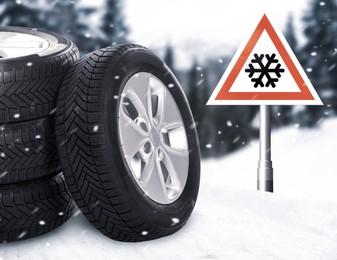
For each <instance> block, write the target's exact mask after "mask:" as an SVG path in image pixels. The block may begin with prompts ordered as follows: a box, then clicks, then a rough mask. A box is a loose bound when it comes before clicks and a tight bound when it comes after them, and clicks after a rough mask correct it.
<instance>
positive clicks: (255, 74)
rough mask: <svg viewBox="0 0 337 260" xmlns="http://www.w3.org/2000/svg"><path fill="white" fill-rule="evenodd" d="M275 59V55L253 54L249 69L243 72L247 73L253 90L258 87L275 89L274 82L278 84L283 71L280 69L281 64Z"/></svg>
mask: <svg viewBox="0 0 337 260" xmlns="http://www.w3.org/2000/svg"><path fill="white" fill-rule="evenodd" d="M275 57H276V55H275V54H272V55H269V54H266V55H264V54H261V55H258V54H256V53H255V54H254V58H253V59H252V60H251V63H250V64H249V68H247V69H245V72H247V73H249V74H248V76H249V77H250V78H251V81H252V82H253V83H254V87H255V88H257V87H259V86H260V87H269V86H271V87H273V88H275V87H276V82H278V80H279V78H280V77H281V73H283V72H284V69H282V68H281V64H280V63H279V61H278V59H275ZM265 60H266V61H265ZM265 78H266V80H265Z"/></svg>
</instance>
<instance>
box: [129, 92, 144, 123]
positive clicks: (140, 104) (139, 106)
mask: <svg viewBox="0 0 337 260" xmlns="http://www.w3.org/2000/svg"><path fill="white" fill-rule="evenodd" d="M143 96H144V95H141V96H140V97H143ZM125 97H127V98H129V99H130V100H131V102H132V104H133V105H134V106H135V108H136V110H137V112H138V116H139V117H141V118H143V119H144V120H145V121H146V122H147V124H149V123H150V122H149V117H148V115H147V112H146V108H145V102H146V101H145V98H143V100H141V99H140V97H139V96H138V95H137V94H136V93H135V91H133V90H131V89H130V90H128V91H127V92H126V95H125Z"/></svg>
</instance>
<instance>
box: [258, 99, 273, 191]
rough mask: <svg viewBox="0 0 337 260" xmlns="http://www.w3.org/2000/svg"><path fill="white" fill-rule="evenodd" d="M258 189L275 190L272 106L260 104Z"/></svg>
mask: <svg viewBox="0 0 337 260" xmlns="http://www.w3.org/2000/svg"><path fill="white" fill-rule="evenodd" d="M257 189H258V190H261V191H269V192H273V166H272V161H271V116H270V106H266V105H263V106H260V160H259V166H258V168H257Z"/></svg>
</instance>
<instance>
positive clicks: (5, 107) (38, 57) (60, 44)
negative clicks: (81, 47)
mask: <svg viewBox="0 0 337 260" xmlns="http://www.w3.org/2000/svg"><path fill="white" fill-rule="evenodd" d="M78 58H79V52H78V49H77V47H76V46H75V45H74V44H73V43H72V42H71V41H69V40H68V39H67V38H65V37H63V36H61V35H59V34H56V33H52V32H47V31H43V30H37V29H29V28H21V27H11V26H5V27H0V123H3V122H13V121H22V120H29V119H35V118H40V117H43V116H46V115H48V114H49V113H50V111H52V110H53V109H54V108H55V102H56V98H57V93H58V89H59V86H60V84H61V82H62V79H63V77H64V75H65V73H66V72H67V70H68V69H69V68H70V67H71V66H72V64H73V63H74V62H75V61H76V60H77V59H78Z"/></svg>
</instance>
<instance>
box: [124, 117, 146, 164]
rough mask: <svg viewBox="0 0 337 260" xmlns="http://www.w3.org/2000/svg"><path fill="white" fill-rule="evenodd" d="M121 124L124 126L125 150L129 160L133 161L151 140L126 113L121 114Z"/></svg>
mask: <svg viewBox="0 0 337 260" xmlns="http://www.w3.org/2000/svg"><path fill="white" fill-rule="evenodd" d="M120 115H121V116H120V124H122V125H123V136H126V137H127V138H124V139H123V140H122V141H123V149H124V152H125V154H126V156H127V158H129V159H132V158H133V156H135V154H136V153H137V152H138V151H139V149H140V148H141V147H142V146H143V145H144V144H145V143H146V142H147V141H148V140H149V137H148V133H147V132H146V131H144V130H143V129H142V128H141V127H140V126H139V125H137V124H136V123H135V122H134V121H133V120H131V118H129V117H128V116H127V115H126V114H125V113H124V112H123V113H121V114H120Z"/></svg>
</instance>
